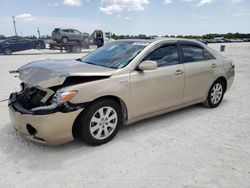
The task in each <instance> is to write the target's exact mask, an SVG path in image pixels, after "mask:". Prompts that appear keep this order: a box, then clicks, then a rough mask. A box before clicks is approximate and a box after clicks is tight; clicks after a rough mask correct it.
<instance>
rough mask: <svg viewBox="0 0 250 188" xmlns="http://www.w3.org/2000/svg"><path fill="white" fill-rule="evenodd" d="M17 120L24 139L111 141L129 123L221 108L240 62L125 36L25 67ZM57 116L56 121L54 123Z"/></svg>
mask: <svg viewBox="0 0 250 188" xmlns="http://www.w3.org/2000/svg"><path fill="white" fill-rule="evenodd" d="M18 72H19V78H20V79H21V80H22V82H23V83H22V91H20V92H16V93H12V94H11V96H10V102H9V111H10V113H9V114H10V119H11V121H12V124H13V125H14V127H15V128H16V129H17V130H18V131H19V132H20V134H21V135H23V136H24V137H26V138H28V139H30V140H33V141H36V142H42V143H48V144H62V143H66V142H69V141H72V140H73V139H81V140H83V141H85V142H87V143H89V144H91V145H100V144H104V143H106V142H108V141H110V140H111V139H112V138H113V137H114V136H115V135H116V133H117V132H118V131H119V128H120V127H121V126H122V125H123V124H130V123H133V122H136V121H139V120H142V119H146V118H149V117H153V116H156V115H160V114H163V113H166V112H169V111H173V110H176V109H180V108H183V107H186V106H190V105H193V104H197V103H203V104H204V105H205V106H207V107H210V108H215V107H217V106H218V105H220V103H221V101H222V100H223V96H224V93H225V92H226V91H227V90H228V89H229V88H230V87H231V85H232V83H233V79H234V64H233V62H232V61H231V60H230V59H228V58H226V57H224V56H222V55H221V54H220V53H218V52H215V51H214V50H212V49H210V48H209V47H208V46H207V45H205V44H203V43H201V42H198V41H193V40H184V39H157V40H138V39H131V40H120V41H115V42H112V43H109V44H106V45H104V46H103V47H101V48H99V49H97V50H95V51H93V52H92V53H90V54H88V55H87V56H84V57H83V58H80V59H77V60H43V61H35V62H33V63H29V64H27V65H24V66H22V67H20V68H19V69H18ZM51 122H53V125H51Z"/></svg>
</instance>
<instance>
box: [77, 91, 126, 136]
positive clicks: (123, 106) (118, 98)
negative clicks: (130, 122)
mask: <svg viewBox="0 0 250 188" xmlns="http://www.w3.org/2000/svg"><path fill="white" fill-rule="evenodd" d="M104 99H110V100H113V101H115V102H117V104H118V105H119V106H120V107H121V110H122V114H123V120H122V122H123V124H124V125H125V124H126V123H127V119H128V110H127V105H126V103H125V102H124V101H123V100H122V99H121V98H120V97H117V96H114V95H105V96H101V97H98V98H96V99H94V100H93V101H91V102H89V103H88V104H87V106H86V107H85V108H84V109H83V110H82V111H81V113H79V114H78V116H77V117H76V119H75V121H74V123H73V126H72V134H73V137H74V138H75V139H78V138H79V136H78V134H77V124H78V123H77V122H78V121H79V118H80V116H81V115H82V114H83V113H84V111H85V109H86V108H88V106H90V105H91V104H93V103H95V102H97V101H100V100H104Z"/></svg>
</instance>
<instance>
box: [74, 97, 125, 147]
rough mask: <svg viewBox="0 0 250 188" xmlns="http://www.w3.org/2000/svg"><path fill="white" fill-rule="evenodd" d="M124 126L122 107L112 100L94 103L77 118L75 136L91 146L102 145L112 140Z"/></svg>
mask: <svg viewBox="0 0 250 188" xmlns="http://www.w3.org/2000/svg"><path fill="white" fill-rule="evenodd" d="M121 125H122V111H121V108H120V105H119V104H118V103H117V102H115V101H113V100H110V99H104V100H99V101H96V102H94V103H93V104H92V105H90V106H89V107H87V108H86V109H85V110H84V111H83V112H82V113H81V114H80V115H79V117H78V118H77V121H76V126H75V127H74V130H73V133H74V136H75V137H77V138H79V139H80V140H83V141H84V142H86V143H87V144H89V145H94V146H97V145H101V144H105V143H106V142H108V141H110V140H112V139H113V138H114V136H115V135H116V134H117V132H118V131H119V129H120V127H121Z"/></svg>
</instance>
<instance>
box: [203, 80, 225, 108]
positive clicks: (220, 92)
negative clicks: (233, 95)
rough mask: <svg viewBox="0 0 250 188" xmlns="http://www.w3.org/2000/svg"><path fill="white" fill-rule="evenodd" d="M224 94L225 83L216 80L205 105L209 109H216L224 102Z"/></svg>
mask: <svg viewBox="0 0 250 188" xmlns="http://www.w3.org/2000/svg"><path fill="white" fill-rule="evenodd" d="M224 93H225V83H224V82H223V81H221V80H216V81H215V82H214V83H213V85H212V86H211V88H210V90H209V92H208V96H207V100H206V101H205V102H204V103H203V104H204V105H205V106H206V107H209V108H216V107H217V106H219V105H220V103H221V102H222V100H223V97H224Z"/></svg>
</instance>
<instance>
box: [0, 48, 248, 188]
mask: <svg viewBox="0 0 250 188" xmlns="http://www.w3.org/2000/svg"><path fill="white" fill-rule="evenodd" d="M211 46H212V47H213V48H214V49H216V50H218V49H219V45H218V44H212V45H211ZM225 54H226V55H228V56H229V57H231V58H232V59H233V60H234V62H235V64H236V77H235V81H234V84H233V86H232V88H231V90H230V91H229V92H228V93H226V95H225V98H224V101H223V103H222V104H221V105H220V106H219V107H218V108H216V109H207V108H204V107H202V106H200V105H194V106H191V107H188V108H185V109H182V110H178V111H175V112H171V113H168V114H165V115H161V116H158V117H156V118H151V119H148V120H144V121H141V122H138V123H135V124H133V125H131V126H126V127H124V128H122V129H121V130H120V132H119V133H118V135H117V136H116V138H115V139H114V140H113V141H111V142H109V143H107V144H105V145H102V146H99V147H90V146H87V145H85V144H82V143H79V142H72V143H69V144H66V145H63V146H56V147H51V146H44V145H40V144H35V143H32V142H30V141H27V140H25V139H23V138H21V137H20V136H19V135H18V134H17V133H16V132H15V130H14V129H13V127H12V126H11V124H10V120H9V117H8V110H7V102H3V103H0V122H1V123H0V187H25V188H26V187H45V186H46V187H74V188H75V187H94V188H96V187H107V188H111V187H164V188H166V187H185V188H188V187H218V188H221V187H241V188H242V187H243V188H244V187H250V123H249V122H250V100H249V96H250V43H248V44H247V43H239V44H226V52H225ZM81 55H82V54H59V53H55V52H49V51H48V50H41V51H35V50H31V51H26V52H22V53H16V54H14V55H11V56H0V78H1V79H0V85H1V88H0V100H1V99H5V98H7V97H8V96H9V93H10V92H13V91H15V90H18V89H19V80H18V78H15V77H13V75H10V74H9V73H8V71H9V70H14V69H16V68H18V67H19V66H21V65H23V64H25V63H27V62H30V61H32V60H39V59H47V58H51V59H52V58H54V59H59V58H60V59H70V58H77V57H79V56H81ZM51 126H53V125H51Z"/></svg>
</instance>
